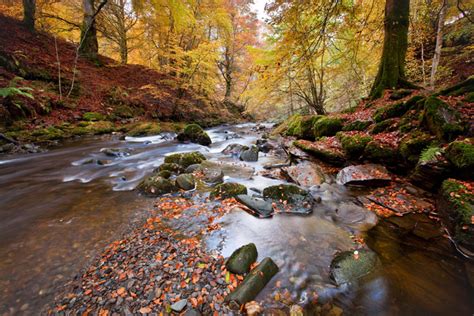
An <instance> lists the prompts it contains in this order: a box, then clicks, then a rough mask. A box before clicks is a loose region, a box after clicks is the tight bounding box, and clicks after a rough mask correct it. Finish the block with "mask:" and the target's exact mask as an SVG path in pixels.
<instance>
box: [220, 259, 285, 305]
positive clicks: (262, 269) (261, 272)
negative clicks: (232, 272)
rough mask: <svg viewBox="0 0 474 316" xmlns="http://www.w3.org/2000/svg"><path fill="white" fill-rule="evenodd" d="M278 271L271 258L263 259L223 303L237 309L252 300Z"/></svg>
mask: <svg viewBox="0 0 474 316" xmlns="http://www.w3.org/2000/svg"><path fill="white" fill-rule="evenodd" d="M278 271H279V269H278V266H277V265H276V264H275V263H274V262H273V260H272V259H271V258H265V259H263V260H262V262H260V264H259V265H258V266H257V267H256V268H255V269H253V270H252V271H250V273H249V274H248V275H247V276H246V277H245V279H244V280H243V281H242V283H241V284H240V285H239V286H238V287H237V288H236V289H235V291H234V292H232V293H230V294H229V295H227V297H226V298H225V301H226V302H227V303H228V304H229V306H230V308H232V309H239V308H240V306H242V305H244V304H245V303H247V302H250V301H252V300H254V299H255V297H256V296H257V295H258V293H260V291H261V290H262V289H263V288H264V287H265V285H267V283H268V282H269V281H270V280H271V278H272V277H273V276H274V275H275V274H277V273H278Z"/></svg>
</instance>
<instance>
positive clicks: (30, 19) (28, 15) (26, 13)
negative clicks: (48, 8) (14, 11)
mask: <svg viewBox="0 0 474 316" xmlns="http://www.w3.org/2000/svg"><path fill="white" fill-rule="evenodd" d="M35 14H36V0H23V23H24V24H25V25H26V27H27V28H28V29H29V30H30V31H33V30H34V29H35V19H36V17H35Z"/></svg>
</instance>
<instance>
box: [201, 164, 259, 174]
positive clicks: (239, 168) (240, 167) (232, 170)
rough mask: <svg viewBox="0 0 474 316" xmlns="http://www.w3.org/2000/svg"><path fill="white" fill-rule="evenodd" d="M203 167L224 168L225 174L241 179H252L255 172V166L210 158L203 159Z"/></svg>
mask: <svg viewBox="0 0 474 316" xmlns="http://www.w3.org/2000/svg"><path fill="white" fill-rule="evenodd" d="M201 168H210V169H219V170H222V172H223V173H224V175H226V176H228V177H231V178H239V179H251V178H252V176H253V174H254V172H255V169H254V168H252V167H249V166H247V165H245V164H238V163H225V162H215V161H209V160H206V161H203V162H202V163H201Z"/></svg>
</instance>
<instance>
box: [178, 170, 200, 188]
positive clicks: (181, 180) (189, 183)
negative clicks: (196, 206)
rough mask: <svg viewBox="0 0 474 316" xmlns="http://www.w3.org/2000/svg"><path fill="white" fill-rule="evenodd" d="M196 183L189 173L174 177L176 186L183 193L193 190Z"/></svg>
mask: <svg viewBox="0 0 474 316" xmlns="http://www.w3.org/2000/svg"><path fill="white" fill-rule="evenodd" d="M195 185H196V183H195V182H194V176H193V175H192V174H191V173H184V174H180V175H179V176H177V177H176V186H177V187H178V188H180V189H183V190H185V191H189V190H193V189H194V187H195Z"/></svg>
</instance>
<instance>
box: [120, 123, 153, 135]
mask: <svg viewBox="0 0 474 316" xmlns="http://www.w3.org/2000/svg"><path fill="white" fill-rule="evenodd" d="M159 133H161V126H160V123H158V122H143V123H138V124H133V125H132V126H130V130H129V131H128V132H127V135H129V136H132V137H138V136H148V135H158V134H159Z"/></svg>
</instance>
